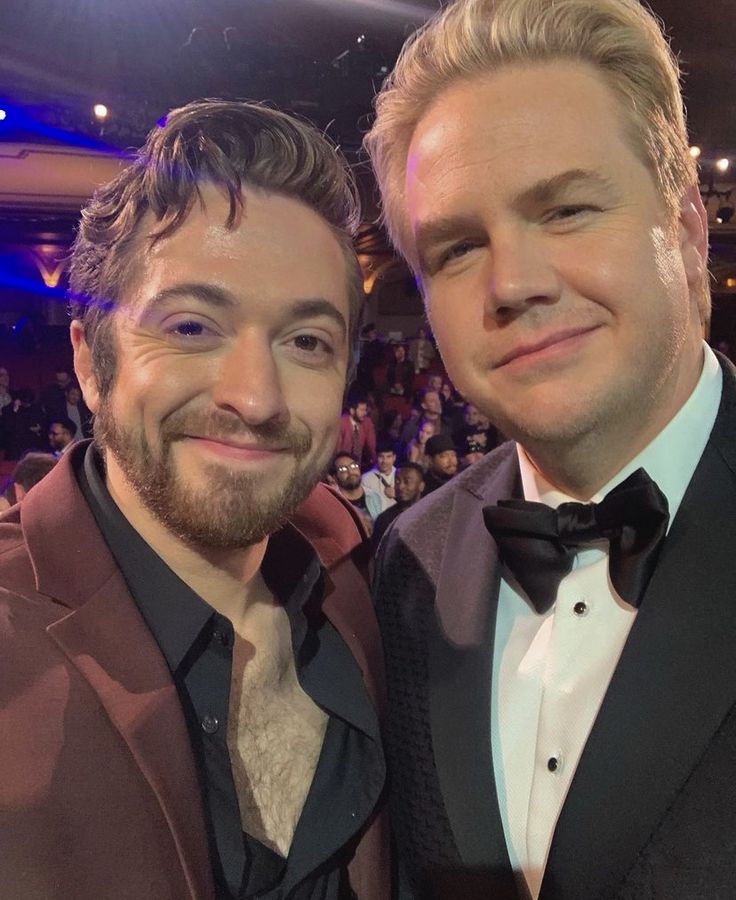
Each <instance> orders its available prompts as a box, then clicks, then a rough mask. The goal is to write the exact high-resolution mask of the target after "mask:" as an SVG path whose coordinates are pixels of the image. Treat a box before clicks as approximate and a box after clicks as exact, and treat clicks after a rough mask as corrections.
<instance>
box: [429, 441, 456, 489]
mask: <svg viewBox="0 0 736 900" xmlns="http://www.w3.org/2000/svg"><path fill="white" fill-rule="evenodd" d="M424 452H425V453H426V455H427V459H428V460H429V465H428V467H427V474H426V475H425V476H424V494H423V496H425V497H426V496H427V494H431V493H432V491H436V490H437V488H439V487H442V485H443V484H446V483H447V482H448V481H450V479H451V478H452V477H453V476H454V475H457V450H456V449H455V444H454V443H453V441H452V438H451V437H450V435H449V434H435V435H434V436H433V437H431V438H430V439H429V440H428V441H427V446H426V450H425V451H424Z"/></svg>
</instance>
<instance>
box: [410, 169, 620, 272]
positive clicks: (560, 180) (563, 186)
mask: <svg viewBox="0 0 736 900" xmlns="http://www.w3.org/2000/svg"><path fill="white" fill-rule="evenodd" d="M579 185H580V186H585V185H588V186H592V187H595V188H599V189H604V190H605V189H610V188H611V187H612V182H611V180H610V179H609V178H606V177H605V176H604V175H601V174H600V172H596V171H595V170H593V169H569V170H568V171H566V172H560V173H559V174H558V175H553V176H552V177H551V178H543V179H540V180H539V181H537V182H535V183H534V184H533V185H531V186H530V187H528V188H526V189H525V190H523V191H522V192H521V193H519V194H517V196H516V197H514V198H513V201H512V204H513V206H514V207H515V208H516V209H526V208H529V207H531V206H544V205H546V204H549V203H554V202H556V201H557V199H558V197H559V195H560V194H561V193H562V192H563V191H565V190H567V189H568V188H570V187H574V186H579ZM485 227H486V226H485V225H484V223H483V221H482V220H481V218H480V217H479V216H477V215H473V214H470V213H460V214H459V215H456V216H442V217H440V218H437V219H429V220H427V221H426V222H422V223H420V224H419V226H418V227H417V229H416V232H415V235H414V240H415V244H416V248H417V258H418V262H419V268H420V270H421V271H424V272H426V271H427V251H428V250H429V249H430V248H431V247H433V246H435V245H436V244H442V243H444V242H445V241H448V240H450V239H452V238H454V237H457V235H458V234H464V235H468V234H473V233H477V232H479V231H485Z"/></svg>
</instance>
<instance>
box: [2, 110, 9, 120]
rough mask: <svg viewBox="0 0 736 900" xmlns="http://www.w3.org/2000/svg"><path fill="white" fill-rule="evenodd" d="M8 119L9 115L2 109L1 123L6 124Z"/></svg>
mask: <svg viewBox="0 0 736 900" xmlns="http://www.w3.org/2000/svg"><path fill="white" fill-rule="evenodd" d="M7 118H8V114H7V113H6V112H5V110H4V109H0V122H4V121H5V119H7Z"/></svg>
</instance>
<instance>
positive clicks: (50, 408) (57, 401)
mask: <svg viewBox="0 0 736 900" xmlns="http://www.w3.org/2000/svg"><path fill="white" fill-rule="evenodd" d="M72 384H74V379H73V378H72V376H71V375H70V374H69V370H68V369H66V368H64V366H58V367H57V368H56V369H55V370H54V383H53V384H48V385H46V387H45V388H44V389H43V390H42V391H41V406H43V408H44V410H45V411H46V414H47V415H48V416H51V415H57V414H58V412H59V410H60V409H63V408H64V405H65V404H66V389H67V388H68V387H69V386H70V385H72Z"/></svg>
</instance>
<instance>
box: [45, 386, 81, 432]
mask: <svg viewBox="0 0 736 900" xmlns="http://www.w3.org/2000/svg"><path fill="white" fill-rule="evenodd" d="M64 397H65V401H66V402H65V403H64V405H63V407H59V408H58V409H54V410H49V411H48V416H49V421H50V420H51V419H52V418H59V417H60V416H61V417H65V418H67V419H71V421H72V422H74V425H75V426H76V431H75V432H74V440H75V441H81V440H82V438H88V437H92V413H91V412H90V411H89V408H88V407H87V404H86V403H85V402H84V400H83V398H82V391H81V390H80V389H79V385H78V384H76V383H75V382H72V384H70V385H69V386H68V387H67V389H66V390H65V391H64Z"/></svg>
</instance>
